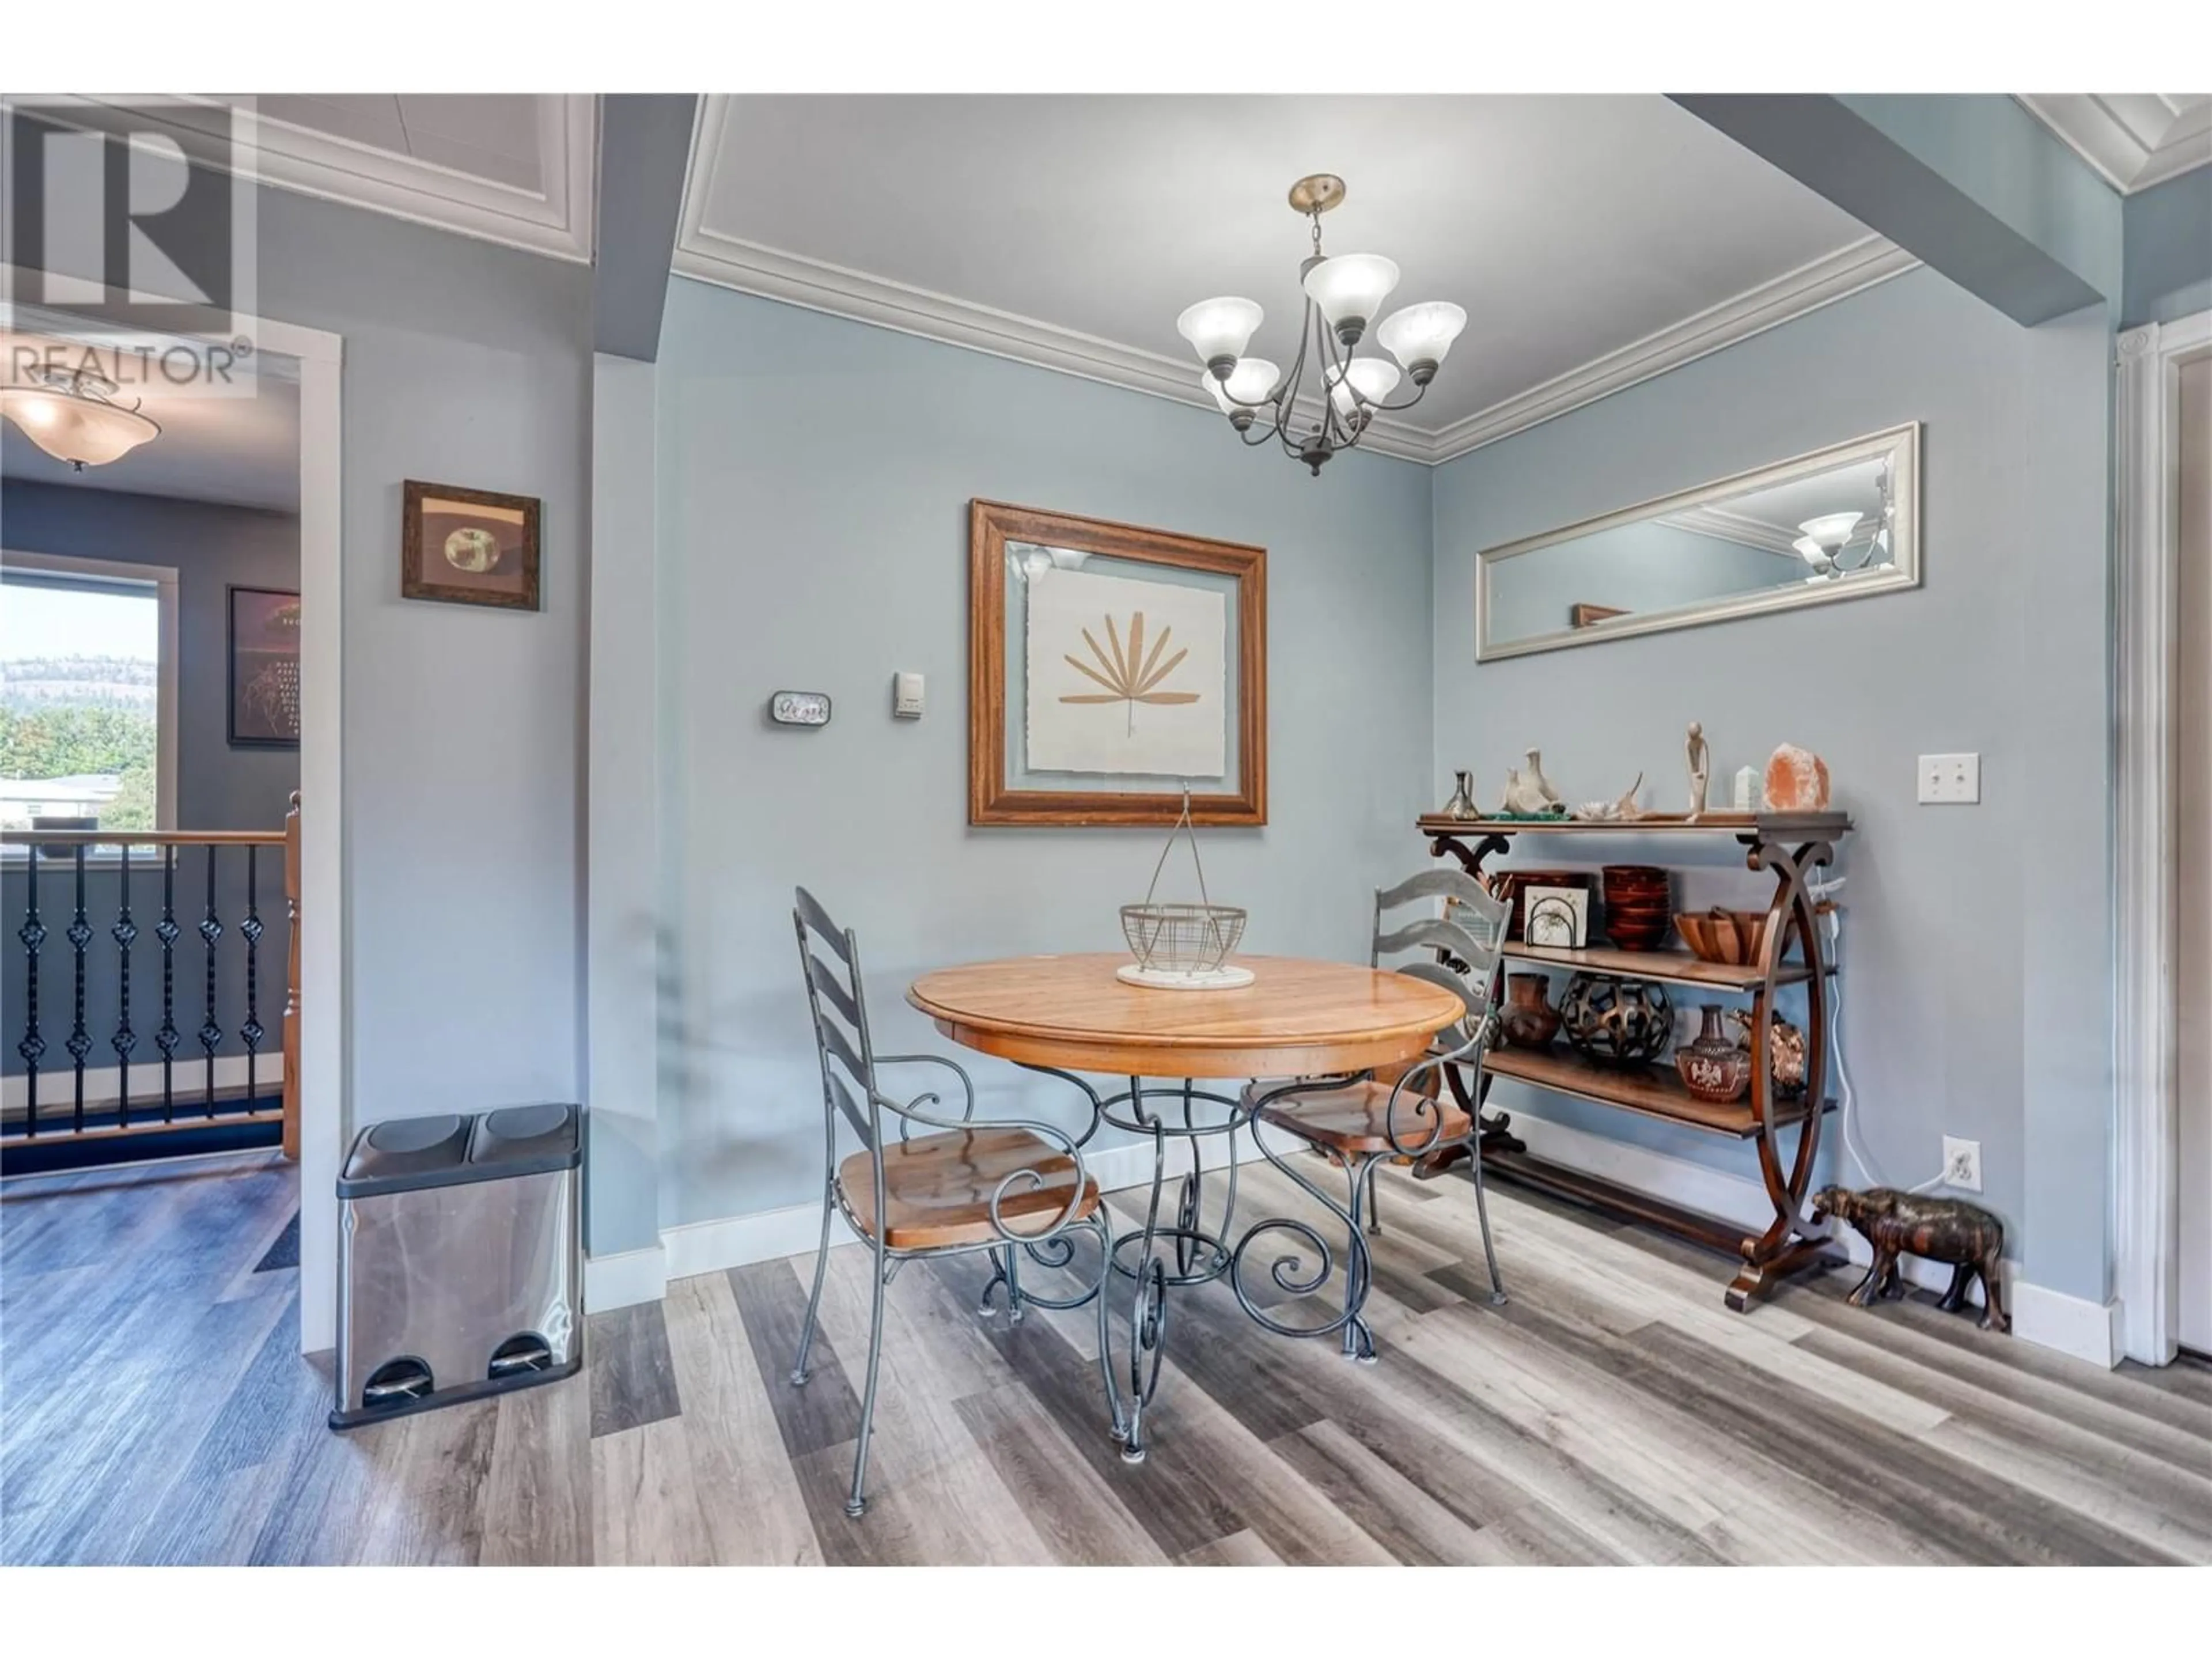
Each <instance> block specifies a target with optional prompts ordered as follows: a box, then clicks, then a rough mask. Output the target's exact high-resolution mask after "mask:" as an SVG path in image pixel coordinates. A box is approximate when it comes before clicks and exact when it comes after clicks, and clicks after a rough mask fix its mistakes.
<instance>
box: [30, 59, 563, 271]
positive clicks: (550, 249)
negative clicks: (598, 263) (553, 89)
mask: <svg viewBox="0 0 2212 1659" xmlns="http://www.w3.org/2000/svg"><path fill="white" fill-rule="evenodd" d="M37 103H38V105H39V106H40V109H41V111H42V112H51V113H52V114H54V115H56V116H57V117H58V118H64V119H68V120H70V121H74V122H75V123H76V124H77V125H81V126H85V127H89V128H91V129H93V130H94V131H125V130H128V131H143V129H144V128H145V127H146V126H147V125H149V121H150V122H151V123H152V124H153V125H160V126H161V127H163V128H164V129H166V131H167V132H168V133H169V135H170V136H171V137H173V138H174V139H175V140H176V142H177V143H178V145H179V147H180V148H181V149H183V150H184V152H185V154H186V155H189V156H191V158H192V159H193V160H194V161H201V162H204V163H206V164H208V165H210V166H228V165H229V163H230V162H231V161H232V160H233V159H234V158H233V155H232V150H231V146H232V143H233V137H234V134H233V131H232V117H233V115H234V113H235V114H236V115H237V116H238V120H237V123H236V131H235V141H236V143H237V144H238V145H239V146H240V148H241V149H244V150H245V151H246V161H247V163H248V165H250V167H252V170H253V172H254V173H255V175H256V176H257V177H258V178H259V179H262V180H263V181H264V182H265V183H268V184H272V185H281V186H282V187H283V188H284V189H286V190H296V191H303V192H305V193H306V194H307V195H310V196H323V197H329V198H331V200H333V201H339V202H345V203H349V204H352V205H353V206H356V207H363V208H368V209H370V210H373V211H375V212H379V213H389V214H392V215H394V216H397V217H399V218H402V219H413V220H416V221H417V222H420V223H423V224H430V225H436V226H438V227H439V228H441V229H445V230H453V231H459V232H460V233H461V234H463V235H465V236H476V237H480V238H483V240H487V241H494V242H504V243H506V244H507V245H508V246H512V247H520V248H526V249H528V250H529V251H530V252H533V253H545V254H550V255H552V256H554V257H555V258H562V259H576V260H588V259H589V258H591V257H592V224H593V222H592V190H593V186H594V185H595V183H596V179H595V176H594V175H595V167H596V160H597V146H598V142H599V122H598V103H597V100H596V99H594V98H593V97H592V96H591V95H589V94H578V95H568V94H550V93H546V94H538V93H532V94H508V93H445V94H415V93H374V94H334V95H331V96H319V97H296V96H291V95H283V94H270V95H266V96H260V97H248V96H246V94H239V93H170V94H162V97H161V102H160V103H159V104H158V105H149V103H148V102H147V100H141V99H125V98H113V97H106V96H94V95H90V94H74V95H70V96H64V97H41V98H40V99H39V100H37ZM149 111H152V112H153V113H152V114H150V115H149Z"/></svg>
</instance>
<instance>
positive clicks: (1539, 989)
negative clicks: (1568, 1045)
mask: <svg viewBox="0 0 2212 1659" xmlns="http://www.w3.org/2000/svg"><path fill="white" fill-rule="evenodd" d="M1551 988H1552V981H1551V979H1550V976H1549V975H1544V974H1508V975H1506V976H1505V1006H1504V1007H1503V1008H1502V1009H1500V1010H1499V1011H1498V1029H1499V1030H1501V1031H1503V1032H1504V1035H1505V1041H1506V1042H1508V1043H1509V1044H1510V1045H1511V1046H1512V1047H1514V1048H1549V1047H1551V1043H1552V1039H1553V1037H1554V1036H1558V1035H1559V1010H1558V1009H1556V1008H1554V1007H1553V1006H1552V1005H1551V1003H1550V1002H1549V1001H1548V1000H1547V997H1548V994H1549V993H1550V991H1551Z"/></svg>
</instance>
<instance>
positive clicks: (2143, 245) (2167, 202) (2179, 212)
mask: <svg viewBox="0 0 2212 1659" xmlns="http://www.w3.org/2000/svg"><path fill="white" fill-rule="evenodd" d="M2124 222H2125V226H2126V244H2127V253H2126V269H2127V289H2126V300H2125V302H2124V306H2123V307H2122V309H2123V311H2124V315H2123V317H2122V318H2121V321H2122V322H2124V323H2125V324H2127V325H2130V326H2131V327H2132V326H2133V325H2136V324H2137V323H2170V322H2172V321H2174V320H2175V319H2177V318H2181V317H2186V316H2189V315H2191V314H2192V313H2196V312H2199V311H2207V310H2212V167H2197V168H2196V169H2194V170H2193V171H2191V172H2189V173H2183V174H2182V175H2181V176H2180V177H2179V178H2178V179H2167V180H2166V182H2165V183H2164V184H2162V185H2152V186H2151V187H2150V188H2149V189H2148V190H2139V191H2136V193H2135V194H2134V195H2132V196H2130V197H2128V198H2127V204H2126V207H2125V220H2124Z"/></svg>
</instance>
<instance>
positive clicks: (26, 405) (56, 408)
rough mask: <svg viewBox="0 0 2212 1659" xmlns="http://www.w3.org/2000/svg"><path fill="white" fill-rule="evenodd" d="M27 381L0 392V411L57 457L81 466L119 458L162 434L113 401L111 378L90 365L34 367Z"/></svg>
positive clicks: (150, 421)
mask: <svg viewBox="0 0 2212 1659" xmlns="http://www.w3.org/2000/svg"><path fill="white" fill-rule="evenodd" d="M32 380H33V384H32V385H30V386H9V387H8V388H6V390H5V391H4V392H0V414H4V415H6V416H7V417H8V418H9V420H11V421H13V422H15V424H16V426H17V427H18V428H21V432H22V434H23V435H24V436H25V437H27V438H28V439H29V440H30V441H32V442H33V443H34V444H36V445H38V447H40V448H41V449H43V450H45V451H46V453H47V454H49V455H51V456H52V457H53V458H54V459H56V460H58V461H67V462H68V463H69V464H70V465H71V466H72V467H74V468H75V469H76V471H79V472H82V471H84V470H85V468H87V467H88V466H105V465H107V464H108V463H109V462H110V461H117V460H120V459H122V458H123V457H124V456H125V455H128V454H129V453H131V451H132V450H134V449H136V448H137V447H138V446H139V445H141V444H143V443H146V442H149V441H151V440H153V439H155V438H158V437H160V436H161V426H160V424H159V423H158V422H155V421H154V420H153V419H152V418H151V417H150V416H145V415H142V414H140V413H139V412H138V408H137V404H135V403H134V404H131V406H130V407H128V408H126V407H125V406H124V405H123V404H118V403H117V402H116V401H114V398H115V391H116V386H115V382H114V381H112V380H109V379H107V378H106V376H105V375H102V374H95V373H94V372H93V371H91V370H89V369H82V368H71V369H40V370H36V371H33V375H32Z"/></svg>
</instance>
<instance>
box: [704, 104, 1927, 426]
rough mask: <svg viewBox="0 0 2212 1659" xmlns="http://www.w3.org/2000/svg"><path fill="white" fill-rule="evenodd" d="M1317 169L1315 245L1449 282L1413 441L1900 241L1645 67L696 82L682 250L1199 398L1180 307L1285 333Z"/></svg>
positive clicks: (1539, 393) (1612, 374)
mask: <svg viewBox="0 0 2212 1659" xmlns="http://www.w3.org/2000/svg"><path fill="white" fill-rule="evenodd" d="M1319 171H1328V172H1333V173H1340V174H1341V175H1342V176H1343V177H1344V178H1345V179H1346V182H1347V184H1348V185H1349V195H1348V197H1347V198H1346V202H1345V204H1344V205H1343V206H1342V207H1340V208H1339V209H1337V210H1335V211H1334V213H1332V214H1330V215H1328V216H1327V217H1326V218H1325V219H1324V221H1323V231H1324V235H1325V239H1326V240H1325V244H1324V245H1325V246H1326V247H1327V248H1328V250H1330V251H1332V252H1357V251H1372V252H1383V253H1388V254H1389V256H1390V257H1391V258H1394V259H1395V260H1396V261H1397V262H1398V264H1399V265H1400V267H1401V270H1402V271H1403V280H1402V282H1401V286H1400V289H1399V290H1398V293H1397V295H1395V296H1394V297H1395V300H1396V301H1399V302H1403V301H1413V300H1420V299H1428V298H1437V299H1449V300H1454V301H1457V302H1458V303H1460V304H1461V305H1462V306H1464V307H1466V308H1467V311H1468V317H1469V322H1468V330H1467V332H1466V333H1465V334H1464V335H1462V337H1461V339H1460V341H1459V343H1458V344H1457V345H1456V346H1455V348H1454V349H1453V353H1452V356H1451V357H1450V359H1449V361H1448V362H1446V363H1445V365H1444V368H1443V373H1442V374H1440V375H1439V376H1438V377H1437V381H1436V383H1435V385H1434V386H1432V387H1431V390H1430V392H1429V394H1428V396H1427V398H1425V400H1424V401H1423V403H1422V404H1420V405H1419V407H1417V408H1416V409H1413V410H1410V411H1408V412H1407V413H1406V414H1405V415H1402V416H1397V417H1395V420H1394V421H1393V422H1391V423H1390V425H1389V428H1388V429H1387V431H1384V432H1381V433H1378V436H1381V437H1383V439H1384V441H1383V442H1382V443H1380V444H1378V445H1377V446H1376V447H1383V448H1385V449H1389V450H1392V451H1393V452H1394V453H1401V454H1408V455H1413V456H1414V457H1416V458H1418V459H1431V460H1433V459H1444V458H1445V457H1446V456H1447V455H1449V454H1451V453H1460V452H1461V451H1462V450H1464V449H1467V448H1471V447H1474V445H1475V444H1476V443H1480V442H1484V441H1489V440H1490V439H1491V438H1494V437H1498V436H1502V435H1504V432H1505V431H1509V430H1514V429H1517V428H1519V427H1521V426H1525V425H1528V424H1530V423H1532V422H1533V421H1534V419H1541V418H1543V417H1544V416H1546V415H1547V414H1553V413H1558V412H1560V407H1571V406H1573V404H1576V403H1580V402H1584V401H1587V400H1588V398H1589V397H1591V396H1596V395H1601V393H1602V392H1605V391H1611V390H1615V389H1618V387H1619V386H1620V385H1626V384H1629V383H1631V382H1632V380H1638V379H1642V378H1644V377H1645V376H1646V375H1648V374H1652V373H1656V372H1658V370H1660V369H1662V368H1670V367H1673V366H1674V364H1675V363H1677V362H1682V361H1686V358H1687V357H1690V356H1699V355H1702V353H1703V352H1705V351H1708V350H1711V349H1716V348H1717V346H1719V345H1723V344H1726V343H1729V341H1731V340H1733V339H1736V338H1740V337H1742V335H1743V334H1745V333H1748V332H1752V331H1755V330H1756V329H1757V328H1759V327H1765V326H1771V325H1772V324H1773V323H1774V322H1777V321H1780V320H1783V319H1784V318H1785V317H1787V316H1791V315H1796V314H1798V313H1801V312H1802V311H1803V310H1805V309H1807V308H1808V307H1810V306H1811V305H1812V304H1816V303H1820V302H1824V301H1826V300H1828V299H1832V298H1836V297H1838V295H1840V294H1842V293H1847V292H1850V291H1851V290H1852V289H1856V288H1857V287H1863V286H1864V285H1865V284H1866V283H1868V282H1869V281H1876V280H1880V279H1881V277H1883V276H1890V275H1894V274H1895V273H1896V272H1897V271H1899V270H1904V269H1907V268H1909V267H1910V265H1911V263H1912V262H1911V259H1910V258H1907V257H1905V256H1904V255H1902V254H1901V253H1900V252H1899V251H1898V250H1896V249H1894V248H1893V247H1892V246H1890V245H1889V244H1887V242H1883V241H1881V240H1880V239H1879V238H1874V237H1871V236H1870V235H1869V232H1868V231H1867V230H1866V228H1865V227H1863V225H1861V224H1859V223H1858V222H1857V221H1855V220H1853V219H1851V218H1850V217H1849V216H1847V215H1845V214H1844V213H1843V212H1842V211H1841V210H1838V209H1837V208H1835V207H1834V206H1832V204H1829V203H1828V202H1826V201H1825V200H1824V199H1823V198H1821V197H1819V196H1817V195H1815V194H1814V192H1813V191H1809V190H1808V189H1807V188H1805V187H1804V186H1802V185H1799V184H1797V183H1796V181H1795V180H1793V179H1790V178H1788V177H1786V176H1785V175H1784V174H1783V173H1780V172H1778V171H1777V170H1776V169H1774V168H1773V167H1769V166H1768V165H1767V164H1766V163H1765V162H1764V161H1759V159H1758V158H1757V157H1755V156H1753V155H1751V154H1750V153H1749V152H1747V151H1746V150H1744V149H1741V148H1740V147H1739V146H1738V145H1736V144H1735V143H1734V142H1733V141H1732V140H1730V139H1728V138H1726V137H1723V136H1721V135H1720V134H1719V133H1717V132H1716V131H1713V130H1712V129H1711V128H1710V127H1708V126H1706V125H1705V124H1704V123H1703V122H1701V121H1699V119H1698V118H1696V117H1695V116H1693V115H1691V114H1689V113H1688V112H1686V111H1683V110H1681V109H1680V108H1678V107H1676V106H1674V105H1673V104H1671V103H1669V102H1668V101H1667V100H1664V99H1662V98H1660V97H1656V96H1625V97H1551V96H1546V97H1455V98H1433V97H1432V98H1416V97H1405V98H1384V97H1301V98H1270V97H1236V98H1191V97H803V96H772V97H768V96H764V97H733V98H714V99H709V100H706V101H705V105H704V106H703V108H702V118H701V128H700V134H699V139H698V143H697V144H696V146H695V151H694V156H693V162H692V177H691V180H690V190H689V192H688V197H687V201H686V204H685V216H684V228H683V232H682V234H681V237H680V240H679V243H678V258H677V268H678V270H679V271H683V272H685V273H687V274H690V275H693V276H701V277H703V278H706V279H708V280H711V281H719V282H723V283H729V284H730V285H732V286H735V287H739V288H744V289H749V290H750V291H753V292H758V293H766V294H770V295H774V296H775V297H777V298H781V299H788V300H795V301H798V302H799V303H802V304H809V305H813V306H817V307H819V308H822V309H826V310H830V311H836V312H840V313H843V314H847V315H854V316H860V317H863V318H865V319H867V320H870V321H876V322H884V323H889V324H890V325H892V326H896V327H904V328H908V329H909V330H911V331H915V332H919V333H924V334H930V335H933V336H935V337H939V338H947V339H952V340H956V341H957V342H959V343H963V344H969V345H977V346H981V348H983V349H991V350H998V351H1001V352H1003V353H1004V354H1005V355H1008V356H1018V357H1024V358H1026V359H1028V360H1030V361H1034V362H1047V363H1048V364H1050V365H1051V366H1053V367H1055V368H1069V369H1072V370H1073V371H1074V372H1077V373H1083V374H1093V375H1094V376H1096V377H1097V378H1100V379H1104V380H1114V381H1116V382H1118V383H1120V384H1124V385H1133V386H1139V387H1140V388H1141V389H1143V390H1146V391H1152V392H1160V393H1162V394H1164V395H1167V396H1172V397H1178V398H1184V399H1186V400H1188V401H1192V402H1196V403H1200V404H1204V403H1205V401H1206V398H1205V393H1204V392H1202V391H1201V390H1200V386H1199V383H1198V376H1199V365H1198V363H1197V362H1196V361H1195V359H1194V358H1193V357H1192V356H1191V354H1190V352H1189V349H1188V347H1187V346H1186V345H1185V344H1184V343H1183V342H1182V339H1181V337H1179V336H1178V335H1177V334H1176V330H1175V319H1176V314H1177V313H1179V312H1181V311H1182V308H1183V307H1185V306H1187V305H1188V304H1189V303H1191V302H1192V301H1194V300H1199V299H1203V298H1205V297H1206V296H1208V295H1214V294H1225V293H1234V294H1241V295H1245V296H1247V297H1249V298H1250V299H1253V300H1256V301H1259V302H1260V304H1261V306H1262V307H1265V308H1266V310H1267V322H1266V324H1265V325H1263V326H1262V328H1261V331H1260V334H1259V335H1258V337H1257V338H1256V339H1255V343H1254V346H1253V348H1252V349H1254V350H1255V352H1257V353H1259V354H1260V355H1262V356H1268V357H1272V358H1273V359H1275V360H1276V361H1277V362H1282V363H1285V364H1287V363H1288V362H1289V361H1290V358H1291V356H1292V354H1293V353H1294V351H1295V349H1296V346H1295V340H1294V335H1295V331H1296V329H1297V319H1298V314H1299V304H1300V301H1301V297H1302V296H1301V295H1300V292H1299V289H1298V286H1297V267H1298V263H1299V261H1300V260H1301V259H1302V258H1304V256H1305V254H1306V252H1307V251H1308V244H1307V230H1306V225H1305V222H1304V220H1302V219H1301V218H1300V217H1299V216H1297V215H1296V214H1295V213H1293V212H1292V211H1291V209H1290V208H1289V207H1288V206H1287V205H1286V204H1285V199H1284V197H1285V191H1287V190H1288V188H1289V186H1290V185H1291V181H1292V180H1294V179H1297V177H1299V176H1300V175H1301V174H1303V173H1312V172H1319ZM1555 405H1557V406H1555ZM1208 406H1210V405H1208Z"/></svg>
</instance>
